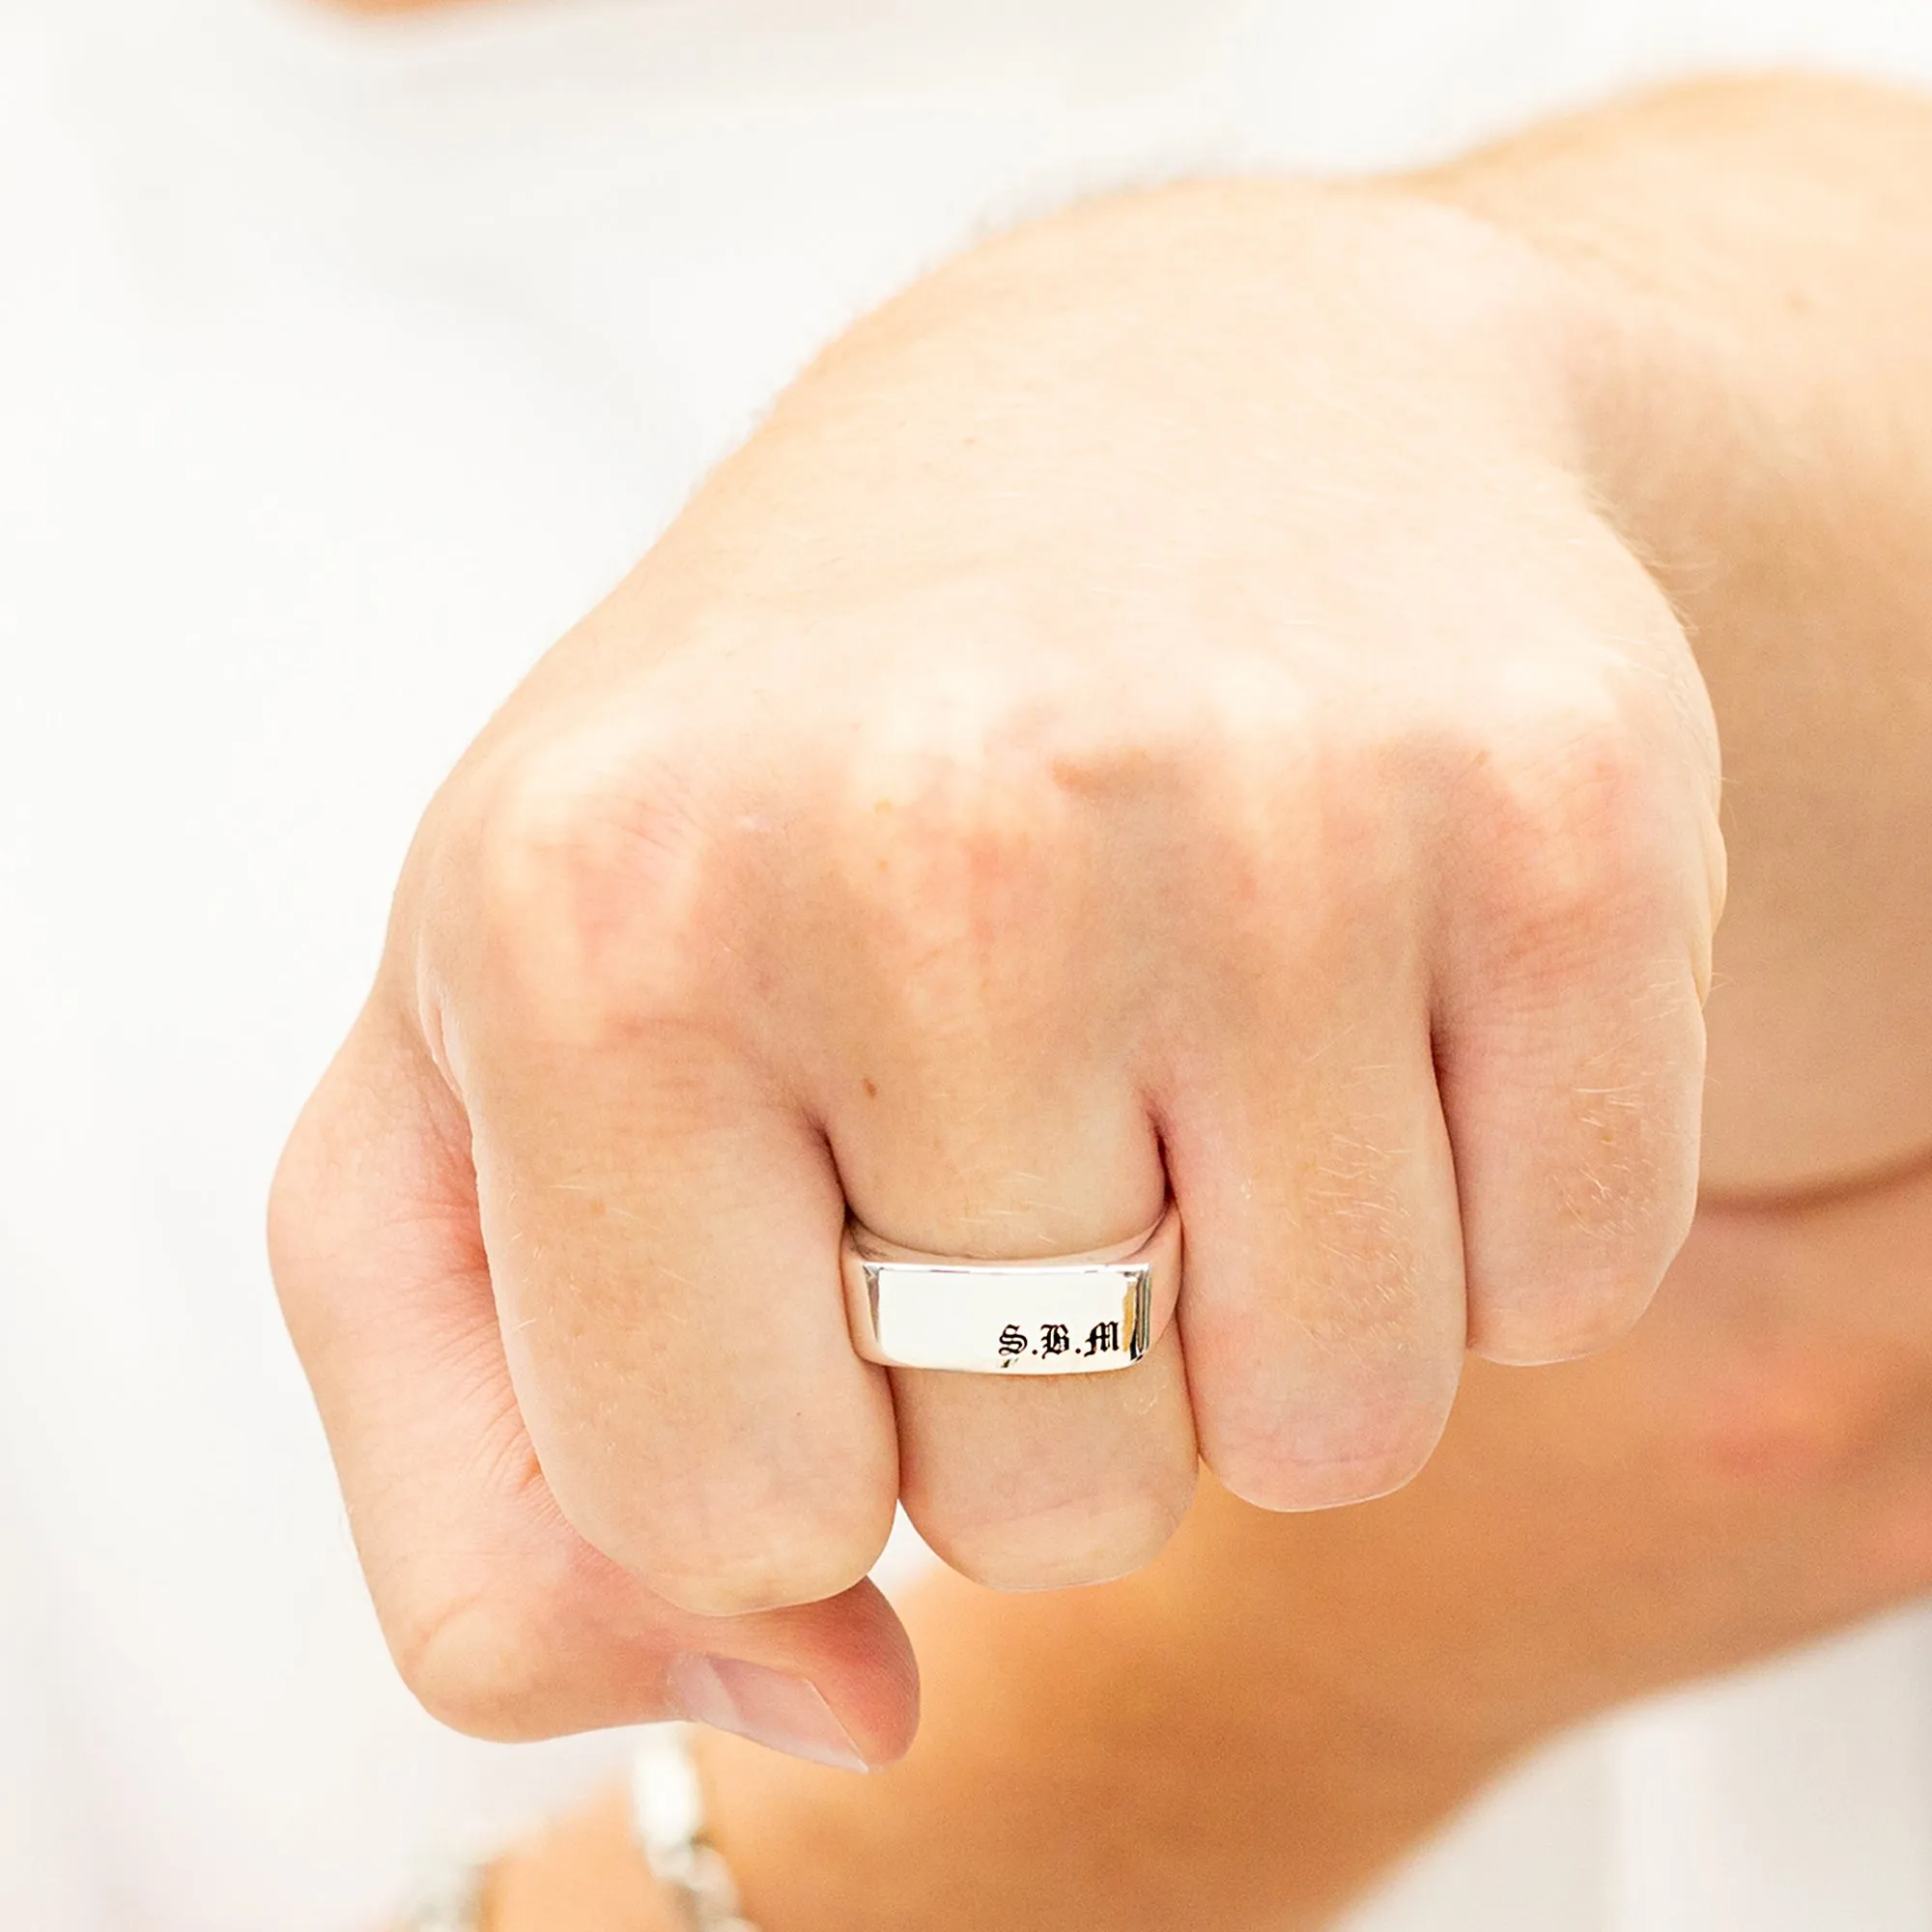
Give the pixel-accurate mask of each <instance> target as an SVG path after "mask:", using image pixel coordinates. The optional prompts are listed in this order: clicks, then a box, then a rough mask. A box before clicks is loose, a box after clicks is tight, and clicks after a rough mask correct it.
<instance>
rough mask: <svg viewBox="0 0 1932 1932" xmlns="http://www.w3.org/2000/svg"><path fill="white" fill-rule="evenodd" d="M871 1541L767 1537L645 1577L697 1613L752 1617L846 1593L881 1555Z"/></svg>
mask: <svg viewBox="0 0 1932 1932" xmlns="http://www.w3.org/2000/svg"><path fill="white" fill-rule="evenodd" d="M880 1547H882V1546H881V1545H879V1544H875V1543H874V1542H872V1541H871V1540H867V1541H866V1542H865V1543H864V1544H861V1543H860V1542H859V1541H858V1540H856V1539H848V1538H842V1537H839V1538H830V1539H820V1538H816V1537H803V1538H783V1539H779V1538H770V1537H768V1538H765V1539H762V1540H760V1542H759V1543H758V1545H757V1546H756V1547H755V1548H725V1549H720V1550H718V1551H717V1552H716V1553H706V1554H702V1555H699V1556H697V1557H696V1560H694V1558H693V1553H692V1552H691V1551H689V1550H680V1551H679V1553H678V1557H677V1559H676V1561H675V1563H674V1564H659V1565H653V1566H652V1567H651V1568H650V1569H649V1571H648V1572H646V1573H645V1580H647V1581H648V1583H649V1584H650V1587H651V1588H652V1589H653V1590H655V1591H656V1592H657V1594H658V1595H659V1596H661V1597H663V1598H665V1599H666V1600H667V1601H668V1602H669V1603H671V1604H674V1605H676V1606H677V1607H678V1608H679V1609H681V1610H688V1611H690V1612H691V1613H692V1614H693V1615H694V1616H705V1617H733V1616H749V1615H751V1614H753V1613H754V1612H756V1611H760V1610H782V1609H789V1608H791V1607H792V1606H793V1605H798V1604H817V1603H823V1602H824V1601H825V1600H826V1599H828V1598H831V1597H838V1596H842V1595H843V1594H844V1592H845V1591H847V1590H849V1589H851V1588H852V1586H853V1585H854V1584H855V1583H858V1582H860V1581H862V1580H863V1579H864V1577H866V1575H867V1572H868V1571H869V1570H870V1569H871V1567H872V1564H873V1563H874V1562H875V1561H876V1560H877V1558H878V1553H879V1548H880Z"/></svg>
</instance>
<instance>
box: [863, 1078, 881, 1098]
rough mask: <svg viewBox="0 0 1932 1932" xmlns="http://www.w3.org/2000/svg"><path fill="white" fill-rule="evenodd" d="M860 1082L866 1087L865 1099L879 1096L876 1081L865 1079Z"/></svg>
mask: <svg viewBox="0 0 1932 1932" xmlns="http://www.w3.org/2000/svg"><path fill="white" fill-rule="evenodd" d="M861 1084H862V1085H863V1086H864V1087H865V1089H866V1097H867V1099H868V1100H876V1099H877V1098H878V1097H879V1089H878V1084H877V1082H876V1081H871V1080H867V1081H864V1082H862V1083H861Z"/></svg>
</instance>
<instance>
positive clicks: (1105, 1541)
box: [908, 1471, 1193, 1590]
mask: <svg viewBox="0 0 1932 1932" xmlns="http://www.w3.org/2000/svg"><path fill="white" fill-rule="evenodd" d="M1192 1493H1193V1476H1192V1472H1191V1471H1190V1472H1189V1473H1188V1474H1187V1476H1186V1477H1185V1479H1184V1480H1181V1481H1178V1482H1176V1483H1174V1484H1171V1485H1167V1486H1164V1487H1162V1488H1160V1489H1157V1490H1151V1491H1149V1492H1143V1493H1139V1494H1135V1495H1131V1496H1122V1497H1116V1498H1110V1499H1092V1500H1088V1499H1082V1500H1078V1501H1070V1502H1065V1503H1062V1504H1059V1505H1057V1506H1054V1507H1050V1508H1048V1509H1044V1510H1032V1511H1029V1512H1028V1513H1027V1515H1026V1516H1025V1517H1024V1518H1023V1519H1021V1520H1011V1519H1009V1518H1007V1517H1005V1516H1002V1515H999V1514H997V1513H993V1512H987V1511H980V1510H975V1511H970V1512H956V1511H955V1512H952V1513H947V1514H943V1515H939V1516H934V1515H932V1514H930V1513H928V1512H925V1511H914V1512H913V1514H914V1520H915V1521H916V1522H917V1523H918V1526H919V1530H920V1534H921V1535H922V1536H923V1538H924V1539H925V1542H926V1545H927V1547H928V1548H930V1549H931V1550H932V1551H933V1553H934V1554H935V1555H936V1556H938V1557H939V1558H940V1559H941V1560H942V1561H943V1562H944V1563H945V1564H946V1565H947V1567H948V1568H949V1569H952V1570H954V1571H956V1572H957V1573H958V1574H959V1575H960V1576H962V1577H966V1578H967V1579H968V1580H969V1581H971V1582H975V1583H979V1584H981V1585H982V1586H984V1587H985V1588H987V1589H992V1590H1050V1589H1071V1588H1075V1587H1078V1586H1080V1585H1083V1584H1089V1583H1105V1582H1111V1581H1113V1580H1114V1579H1115V1578H1117V1577H1124V1576H1128V1575H1130V1574H1132V1573H1133V1572H1134V1571H1136V1570H1139V1569H1142V1568H1144V1567H1145V1566H1146V1565H1147V1564H1149V1563H1151V1561H1152V1560H1153V1559H1154V1557H1156V1556H1157V1555H1159V1554H1160V1552H1161V1550H1162V1549H1164V1548H1166V1547H1167V1544H1168V1541H1169V1539H1170V1538H1171V1537H1172V1536H1173V1535H1174V1532H1175V1531H1176V1530H1177V1529H1178V1528H1179V1526H1180V1520H1181V1518H1182V1517H1184V1516H1185V1515H1186V1513H1187V1504H1188V1501H1189V1499H1190V1497H1191V1496H1192ZM908 1508H909V1510H910V1509H911V1505H910V1504H909V1505H908Z"/></svg>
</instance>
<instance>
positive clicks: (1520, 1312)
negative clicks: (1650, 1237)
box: [1469, 1269, 1660, 1368]
mask: <svg viewBox="0 0 1932 1932" xmlns="http://www.w3.org/2000/svg"><path fill="white" fill-rule="evenodd" d="M1659 1279H1660V1273H1659V1272H1658V1271H1655V1270H1643V1271H1636V1270H1631V1269H1617V1270H1604V1269H1598V1270H1595V1271H1584V1270H1577V1271H1574V1272H1573V1273H1572V1274H1571V1275H1570V1277H1569V1278H1568V1279H1566V1280H1564V1281H1563V1282H1562V1283H1561V1284H1560V1285H1558V1286H1556V1287H1553V1288H1550V1289H1548V1290H1546V1291H1544V1292H1543V1293H1538V1294H1535V1295H1533V1296H1530V1297H1526V1298H1525V1299H1523V1300H1520V1301H1515V1302H1505V1303H1503V1304H1502V1305H1500V1306H1498V1305H1496V1304H1495V1302H1494V1300H1493V1299H1492V1297H1490V1296H1487V1295H1479V1296H1474V1297H1472V1298H1471V1302H1470V1308H1469V1349H1470V1351H1471V1352H1472V1353H1474V1354H1477V1355H1480V1356H1482V1357H1483V1358H1484V1360H1486V1361H1491V1362H1497V1363H1501V1364H1503V1365H1505V1366H1508V1367H1512V1368H1534V1367H1539V1366H1542V1365H1544V1364H1546V1363H1549V1362H1572V1361H1577V1360H1578V1359H1580V1358H1581V1357H1583V1356H1585V1355H1594V1354H1597V1353H1599V1352H1601V1351H1602V1350H1605V1349H1607V1348H1609V1347H1611V1346H1612V1345H1613V1344H1615V1343H1617V1342H1620V1341H1622V1340H1623V1338H1624V1337H1625V1336H1626V1335H1628V1334H1629V1333H1630V1331H1631V1330H1632V1329H1633V1328H1634V1327H1635V1326H1636V1324H1637V1322H1638V1321H1640V1320H1641V1319H1642V1317H1643V1314H1644V1311H1645V1310H1646V1309H1647V1308H1649V1306H1650V1304H1651V1300H1652V1298H1653V1297H1654V1296H1655V1294H1656V1293H1657V1288H1658V1282H1659Z"/></svg>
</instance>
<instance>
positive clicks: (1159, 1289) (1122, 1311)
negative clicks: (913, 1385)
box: [840, 1200, 1180, 1376]
mask: <svg viewBox="0 0 1932 1932" xmlns="http://www.w3.org/2000/svg"><path fill="white" fill-rule="evenodd" d="M840 1266H841V1272H842V1273H843V1275H844V1278H845V1312H846V1315H847V1317H848V1319H849V1321H850V1323H851V1328H852V1346H853V1347H854V1348H855V1349H856V1350H858V1351H859V1353H860V1354H861V1355H863V1356H864V1357H865V1358H866V1360H867V1361H868V1362H883V1363H884V1364H885V1365H886V1366H887V1367H889V1368H896V1369H952V1370H956V1371H960V1372H963V1373H966V1374H972V1375H1009V1376H1074V1375H1095V1374H1099V1373H1103V1372H1105V1371H1107V1370H1111V1369H1125V1368H1131V1367H1132V1366H1133V1365H1134V1363H1136V1362H1138V1361H1139V1360H1140V1359H1141V1357H1142V1356H1143V1355H1145V1354H1146V1353H1147V1351H1148V1350H1150V1349H1151V1348H1152V1347H1153V1345H1154V1343H1155V1342H1156V1341H1157V1340H1158V1339H1159V1337H1160V1335H1161V1333H1162V1331H1163V1330H1164V1329H1165V1328H1166V1326H1167V1324H1168V1322H1169V1321H1171V1320H1172V1319H1173V1316H1174V1308H1175V1303H1176V1301H1177V1300H1178V1298H1179V1293H1180V1210H1179V1208H1177V1207H1176V1206H1175V1204H1174V1203H1173V1201H1171V1200H1170V1201H1169V1202H1168V1204H1167V1208H1166V1210H1165V1211H1164V1212H1163V1213H1162V1215H1161V1217H1160V1219H1159V1220H1158V1221H1156V1222H1155V1223H1154V1225H1153V1226H1152V1227H1151V1229H1149V1230H1148V1232H1147V1233H1146V1234H1145V1235H1140V1236H1136V1237H1135V1238H1134V1239H1133V1240H1131V1241H1123V1242H1122V1243H1121V1244H1120V1245H1119V1246H1117V1247H1113V1248H1103V1249H1100V1250H1099V1251H1097V1252H1095V1253H1094V1254H1086V1255H1055V1256H1053V1257H1051V1258H1050V1259H1048V1260H1045V1261H1037V1262H968V1261H952V1260H948V1259H944V1258H942V1257H940V1256H937V1255H923V1254H918V1253H916V1252H914V1251H913V1250H911V1249H909V1248H901V1247H898V1246H895V1244H894V1243H892V1242H890V1241H886V1240H882V1239H880V1238H879V1236H876V1235H873V1234H871V1233H870V1232H869V1231H868V1230H867V1229H865V1228H862V1227H860V1226H859V1224H858V1223H857V1222H856V1221H848V1222H847V1223H846V1225H845V1239H844V1242H843V1247H842V1252H841V1255H840Z"/></svg>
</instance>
